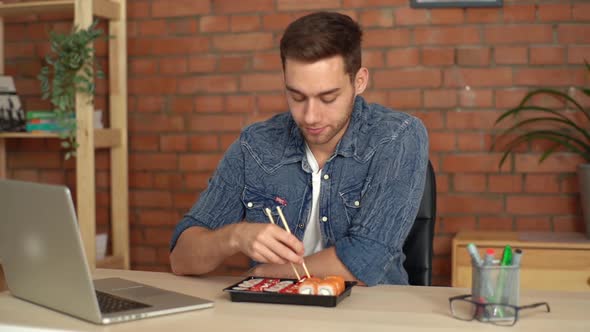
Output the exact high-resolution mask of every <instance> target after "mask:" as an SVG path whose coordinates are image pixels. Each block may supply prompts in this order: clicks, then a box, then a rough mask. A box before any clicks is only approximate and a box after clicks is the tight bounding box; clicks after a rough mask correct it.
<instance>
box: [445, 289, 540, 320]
mask: <svg viewBox="0 0 590 332" xmlns="http://www.w3.org/2000/svg"><path fill="white" fill-rule="evenodd" d="M449 305H450V306H451V313H452V314H453V317H455V318H457V319H460V320H465V321H471V320H473V319H475V318H477V319H478V320H480V321H483V322H489V323H492V324H494V325H500V326H513V325H514V324H516V321H518V313H519V312H520V311H521V310H523V309H533V308H537V307H541V306H545V308H546V309H547V312H551V308H549V304H548V303H547V302H539V303H533V304H529V305H525V306H521V307H517V306H514V305H510V304H502V303H483V302H478V301H474V300H473V299H471V294H467V295H459V296H453V297H451V298H449Z"/></svg>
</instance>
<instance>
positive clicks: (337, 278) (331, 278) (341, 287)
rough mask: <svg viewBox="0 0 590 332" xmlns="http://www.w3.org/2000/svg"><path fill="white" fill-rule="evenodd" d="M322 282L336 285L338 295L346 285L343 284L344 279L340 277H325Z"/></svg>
mask: <svg viewBox="0 0 590 332" xmlns="http://www.w3.org/2000/svg"><path fill="white" fill-rule="evenodd" d="M324 280H333V281H335V282H336V284H337V285H338V294H340V293H342V292H344V289H345V288H346V283H345V282H344V278H343V277H342V276H327V277H326V278H324Z"/></svg>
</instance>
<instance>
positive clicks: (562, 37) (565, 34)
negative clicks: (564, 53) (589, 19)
mask: <svg viewBox="0 0 590 332" xmlns="http://www.w3.org/2000/svg"><path fill="white" fill-rule="evenodd" d="M557 40H558V41H559V42H560V43H561V44H590V25H587V24H586V25H583V24H577V25H576V24H561V25H559V26H558V27H557Z"/></svg>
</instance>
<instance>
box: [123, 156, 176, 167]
mask: <svg viewBox="0 0 590 332" xmlns="http://www.w3.org/2000/svg"><path fill="white" fill-rule="evenodd" d="M129 157H130V158H129V168H130V169H131V170H133V171H140V170H141V171H144V170H148V171H154V170H162V171H170V170H176V169H177V167H178V158H177V157H176V155H175V154H172V153H166V154H164V153H141V154H131V155H130V156H129Z"/></svg>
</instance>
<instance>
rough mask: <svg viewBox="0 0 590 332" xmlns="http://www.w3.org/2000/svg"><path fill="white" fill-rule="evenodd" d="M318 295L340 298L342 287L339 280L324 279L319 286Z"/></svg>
mask: <svg viewBox="0 0 590 332" xmlns="http://www.w3.org/2000/svg"><path fill="white" fill-rule="evenodd" d="M316 294H317V295H326V296H338V295H339V294H340V285H339V284H338V281H337V280H334V279H324V280H322V281H321V282H319V283H318V284H317V292H316Z"/></svg>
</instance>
